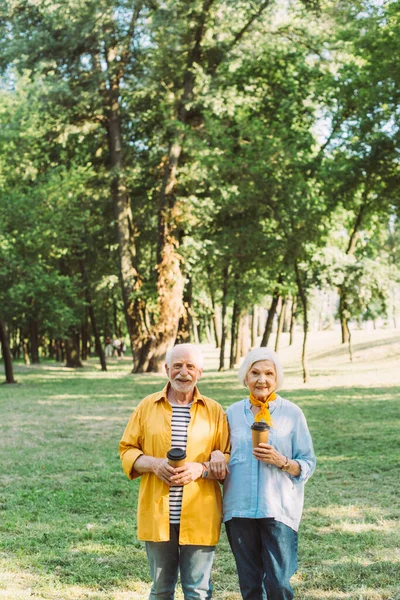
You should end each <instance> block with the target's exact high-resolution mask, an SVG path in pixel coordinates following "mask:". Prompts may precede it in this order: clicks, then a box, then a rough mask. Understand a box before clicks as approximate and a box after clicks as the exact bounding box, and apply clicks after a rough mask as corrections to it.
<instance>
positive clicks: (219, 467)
mask: <svg viewBox="0 0 400 600" xmlns="http://www.w3.org/2000/svg"><path fill="white" fill-rule="evenodd" d="M209 465H210V466H209V470H210V471H211V473H212V474H213V475H214V477H215V479H220V480H222V479H225V477H226V476H227V474H228V473H229V469H228V465H227V464H226V460H225V456H224V455H223V453H222V452H221V450H213V451H212V452H211V458H210V462H209Z"/></svg>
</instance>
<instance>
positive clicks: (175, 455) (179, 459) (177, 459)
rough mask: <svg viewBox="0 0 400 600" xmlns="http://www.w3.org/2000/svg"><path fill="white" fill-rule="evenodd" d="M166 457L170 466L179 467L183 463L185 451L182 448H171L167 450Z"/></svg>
mask: <svg viewBox="0 0 400 600" xmlns="http://www.w3.org/2000/svg"><path fill="white" fill-rule="evenodd" d="M167 458H168V462H169V464H170V465H171V467H174V468H176V467H181V466H182V465H184V464H185V458H186V452H185V451H184V450H183V449H182V448H171V450H169V451H168V452H167Z"/></svg>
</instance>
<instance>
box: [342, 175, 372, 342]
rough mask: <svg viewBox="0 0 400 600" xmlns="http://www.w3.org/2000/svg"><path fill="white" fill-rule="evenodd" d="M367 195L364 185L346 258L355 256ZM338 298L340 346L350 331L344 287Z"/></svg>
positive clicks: (367, 188)
mask: <svg viewBox="0 0 400 600" xmlns="http://www.w3.org/2000/svg"><path fill="white" fill-rule="evenodd" d="M368 194H369V187H368V185H366V187H365V189H364V192H363V198H362V204H361V206H360V209H359V211H358V214H357V217H356V220H355V223H354V226H353V231H352V232H351V235H350V239H349V243H348V246H347V250H346V254H347V256H354V254H355V251H356V245H357V241H358V239H359V237H360V229H361V226H362V223H363V220H364V216H365V213H366V211H367V206H368V205H367V199H368ZM339 297H340V299H339V319H340V328H341V333H342V344H346V343H348V342H349V336H350V330H349V325H348V318H347V314H346V309H347V297H346V286H345V285H342V286H340V287H339Z"/></svg>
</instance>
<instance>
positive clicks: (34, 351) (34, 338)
mask: <svg viewBox="0 0 400 600" xmlns="http://www.w3.org/2000/svg"><path fill="white" fill-rule="evenodd" d="M29 338H30V351H31V362H32V364H39V363H40V358H39V324H38V322H37V319H34V318H32V319H31V320H30V323H29Z"/></svg>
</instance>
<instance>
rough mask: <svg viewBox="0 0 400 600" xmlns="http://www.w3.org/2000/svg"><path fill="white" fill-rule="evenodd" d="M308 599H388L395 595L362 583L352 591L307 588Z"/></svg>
mask: <svg viewBox="0 0 400 600" xmlns="http://www.w3.org/2000/svg"><path fill="white" fill-rule="evenodd" d="M306 597H307V599H308V600H313V599H315V600H383V599H384V598H385V599H387V600H390V599H393V596H392V595H391V594H390V592H389V594H388V593H387V592H385V591H384V590H376V589H371V588H366V587H365V586H364V585H361V586H360V587H359V588H357V589H355V590H352V591H350V592H341V591H340V590H324V589H307V596H306Z"/></svg>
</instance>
